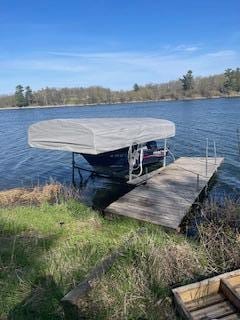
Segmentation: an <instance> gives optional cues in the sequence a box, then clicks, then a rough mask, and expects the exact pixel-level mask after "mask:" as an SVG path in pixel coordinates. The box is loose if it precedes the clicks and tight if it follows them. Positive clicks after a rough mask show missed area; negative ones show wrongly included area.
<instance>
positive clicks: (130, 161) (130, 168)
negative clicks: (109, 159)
mask: <svg viewBox="0 0 240 320" xmlns="http://www.w3.org/2000/svg"><path fill="white" fill-rule="evenodd" d="M128 166H129V178H128V179H129V181H132V145H131V146H130V147H129V149H128Z"/></svg>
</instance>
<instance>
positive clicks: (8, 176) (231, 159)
mask: <svg viewBox="0 0 240 320" xmlns="http://www.w3.org/2000/svg"><path fill="white" fill-rule="evenodd" d="M79 117H84V118H92V117H99V118H100V117H109V118H111V117H133V118H134V117H155V118H164V119H168V120H171V121H173V122H175V124H176V129H177V133H176V137H175V138H173V139H172V140H171V142H170V146H171V148H172V150H173V151H174V154H175V156H176V157H180V156H203V155H204V154H205V145H206V138H208V139H209V143H210V150H211V152H210V155H213V151H212V150H213V148H212V144H213V140H215V141H216V145H217V153H218V156H221V157H224V158H225V162H224V164H223V165H222V167H221V168H220V170H219V172H218V175H217V179H216V183H215V184H214V186H213V188H212V189H211V191H210V194H209V195H210V196H214V197H217V198H221V197H222V196H225V195H233V196H238V194H240V150H239V148H240V146H239V144H240V141H239V139H238V136H237V129H239V130H240V99H238V98H236V99H214V100H213V99H211V100H195V101H177V102H175V101H174V102H157V103H141V104H121V105H112V106H111V105H108V106H102V105H101V106H94V107H65V108H47V109H24V110H4V111H0V189H1V190H3V189H9V188H14V187H21V186H30V185H36V184H39V183H40V184H42V183H44V182H46V181H49V180H50V179H54V180H57V181H60V182H64V183H70V181H71V153H68V152H60V151H57V152H56V151H48V150H40V149H31V148H29V147H28V144H27V130H28V127H29V126H30V125H31V124H32V123H34V122H37V121H41V120H48V119H56V118H79ZM82 161H83V160H82ZM87 177H88V173H86V174H85V178H87ZM122 191H123V187H122V186H121V185H120V184H119V183H117V182H116V181H114V182H113V181H109V180H107V179H103V178H101V179H100V178H96V177H95V178H90V179H88V180H87V181H86V183H85V185H84V187H83V189H82V195H83V197H84V199H85V201H86V202H87V203H89V204H92V203H93V204H95V205H96V206H101V205H102V203H104V202H106V201H108V200H106V199H111V198H112V197H113V195H116V194H119V193H121V192H122Z"/></svg>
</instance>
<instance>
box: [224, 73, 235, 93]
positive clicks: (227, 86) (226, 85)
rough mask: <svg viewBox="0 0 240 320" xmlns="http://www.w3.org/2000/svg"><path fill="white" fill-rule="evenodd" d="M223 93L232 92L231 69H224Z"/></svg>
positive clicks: (232, 75)
mask: <svg viewBox="0 0 240 320" xmlns="http://www.w3.org/2000/svg"><path fill="white" fill-rule="evenodd" d="M223 86H224V91H225V92H230V91H231V90H234V88H233V87H234V71H233V70H232V69H230V68H229V69H226V70H225V72H224V84H223Z"/></svg>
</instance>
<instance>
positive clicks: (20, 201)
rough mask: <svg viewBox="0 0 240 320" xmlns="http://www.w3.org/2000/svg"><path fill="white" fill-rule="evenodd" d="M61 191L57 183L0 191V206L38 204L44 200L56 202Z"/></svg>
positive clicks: (61, 188)
mask: <svg viewBox="0 0 240 320" xmlns="http://www.w3.org/2000/svg"><path fill="white" fill-rule="evenodd" d="M62 193H63V187H62V186H61V185H60V184H57V183H52V184H47V185H45V186H43V187H39V186H38V187H34V188H31V189H25V188H16V189H11V190H7V191H2V192H0V206H2V207H7V206H13V205H39V204H42V203H44V202H48V203H56V202H58V201H59V198H60V196H61V194H62Z"/></svg>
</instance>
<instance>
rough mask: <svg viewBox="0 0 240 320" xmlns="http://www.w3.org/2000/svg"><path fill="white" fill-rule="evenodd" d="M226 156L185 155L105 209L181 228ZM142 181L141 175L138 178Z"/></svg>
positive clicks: (150, 175) (108, 211) (107, 211)
mask: <svg viewBox="0 0 240 320" xmlns="http://www.w3.org/2000/svg"><path fill="white" fill-rule="evenodd" d="M223 160H224V159H223V158H216V159H215V158H208V159H207V162H206V158H200V157H194V158H190V157H182V158H179V159H177V160H176V161H175V162H174V163H171V164H170V165H168V166H166V167H164V168H161V169H159V170H157V171H155V172H154V173H151V174H149V175H148V176H147V180H146V181H145V184H140V185H138V186H136V187H135V188H134V189H133V190H132V191H130V192H128V193H127V194H125V195H124V196H122V197H121V198H119V199H118V200H117V201H115V202H113V203H112V204H110V205H109V206H108V207H107V208H106V209H105V212H106V213H107V214H108V213H112V214H118V215H123V216H128V217H131V218H135V219H139V220H143V221H149V222H151V223H154V224H158V225H162V226H164V227H168V228H172V229H176V230H178V229H179V226H180V225H181V222H182V220H183V218H184V217H185V215H186V214H187V213H188V212H189V210H190V209H191V207H192V205H193V204H194V203H195V202H196V200H197V199H198V196H199V195H200V193H201V192H202V191H203V189H204V188H205V187H206V186H207V185H208V183H209V181H210V179H211V178H212V176H213V175H214V173H215V172H216V171H217V169H218V167H219V166H220V165H221V163H222V162H223ZM139 179H140V180H139V183H141V178H139Z"/></svg>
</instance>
